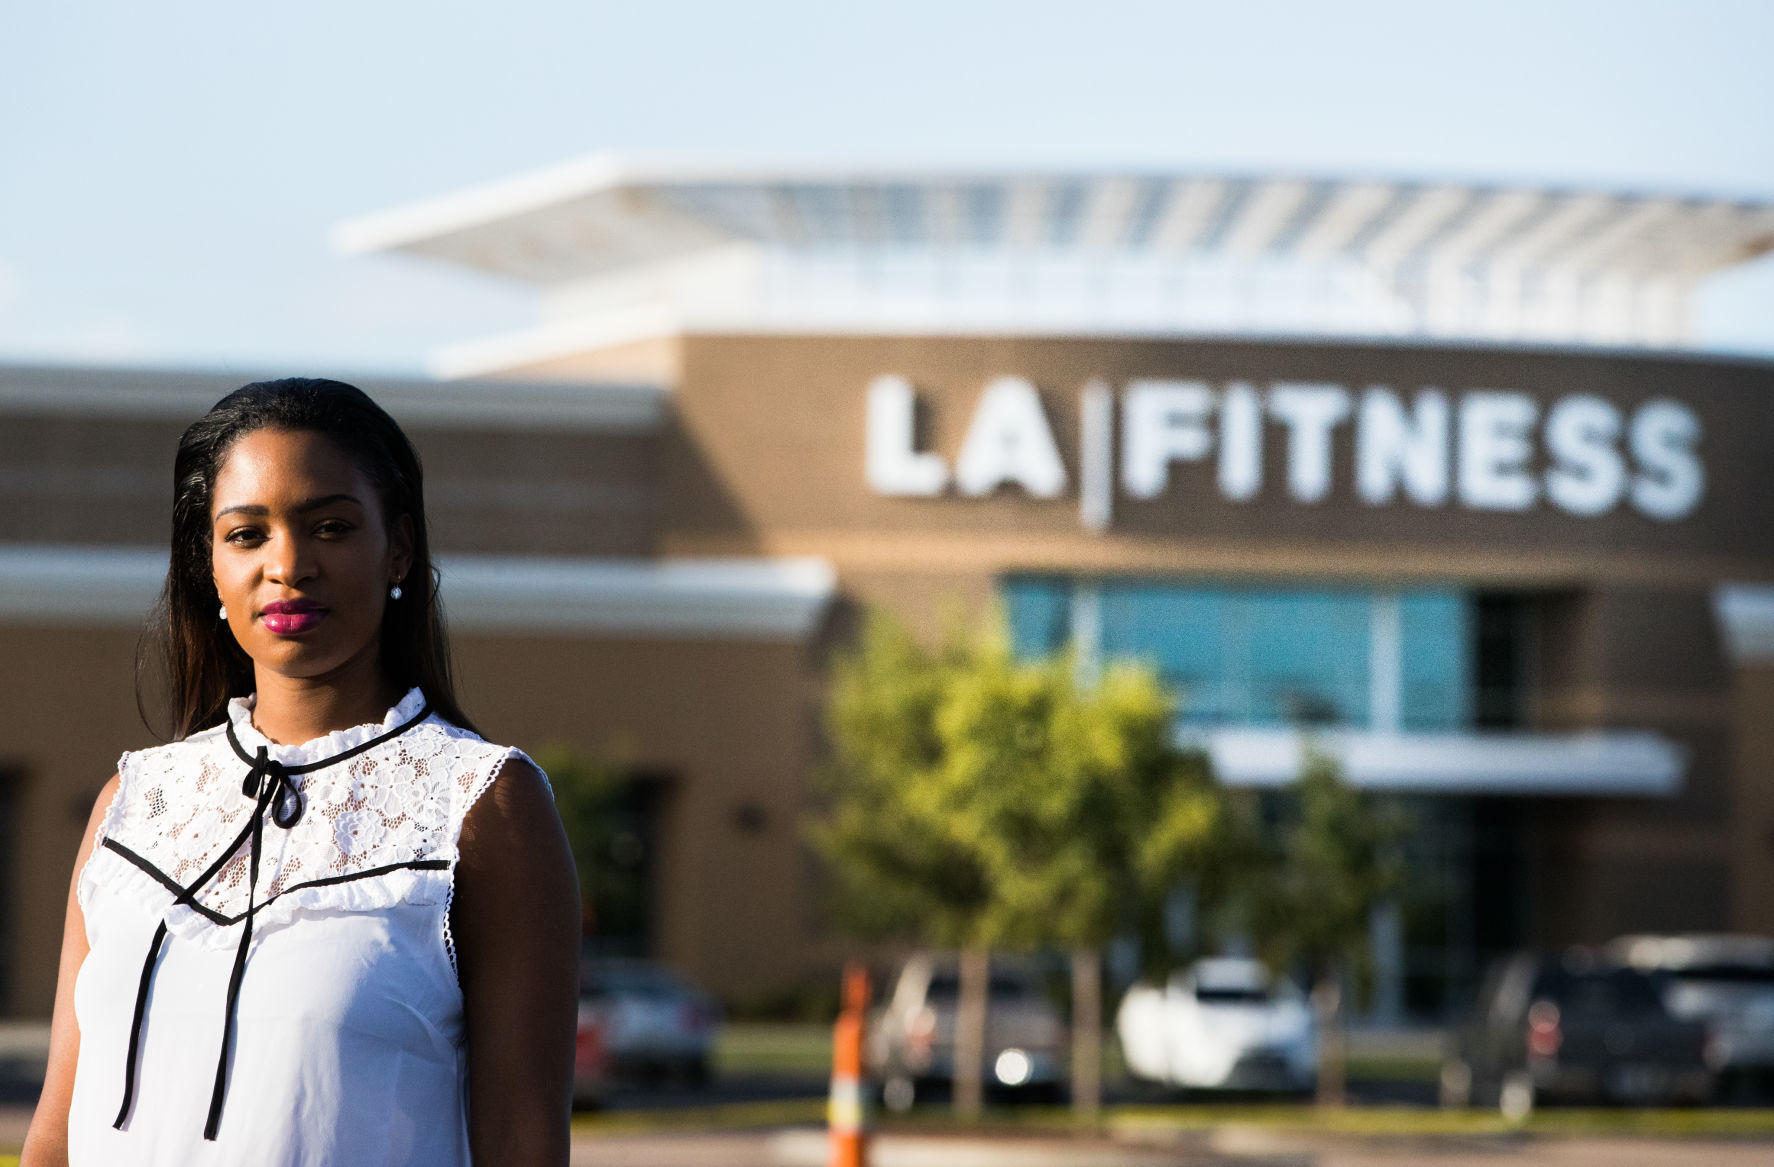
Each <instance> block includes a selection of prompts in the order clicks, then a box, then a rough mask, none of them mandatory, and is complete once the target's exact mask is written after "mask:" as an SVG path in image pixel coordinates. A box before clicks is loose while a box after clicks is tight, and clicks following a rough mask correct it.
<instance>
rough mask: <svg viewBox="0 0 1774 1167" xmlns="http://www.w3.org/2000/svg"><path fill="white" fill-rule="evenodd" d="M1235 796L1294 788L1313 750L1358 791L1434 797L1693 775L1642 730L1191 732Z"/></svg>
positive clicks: (1646, 786)
mask: <svg viewBox="0 0 1774 1167" xmlns="http://www.w3.org/2000/svg"><path fill="white" fill-rule="evenodd" d="M1181 736H1182V738H1183V740H1184V741H1185V742H1186V743H1187V744H1193V745H1199V746H1204V747H1205V748H1206V750H1207V752H1208V755H1209V757H1210V758H1211V759H1212V761H1213V766H1214V771H1215V773H1216V774H1218V775H1219V778H1220V781H1222V782H1224V783H1225V784H1226V785H1228V786H1251V787H1276V786H1285V785H1287V784H1288V783H1290V782H1292V781H1294V780H1295V779H1296V778H1298V777H1299V776H1300V770H1301V767H1302V766H1303V765H1304V763H1305V759H1306V751H1307V749H1308V747H1309V746H1311V747H1315V748H1317V749H1318V750H1319V751H1321V752H1323V753H1325V754H1328V755H1330V756H1331V757H1332V758H1334V759H1336V760H1337V761H1338V762H1339V763H1340V764H1341V765H1342V767H1343V772H1344V775H1345V776H1346V777H1347V778H1348V779H1349V781H1350V782H1351V783H1353V784H1354V785H1356V786H1361V787H1365V788H1368V789H1373V790H1389V791H1398V792H1410V793H1428V794H1540V795H1550V794H1564V795H1611V796H1620V795H1627V796H1633V795H1638V796H1647V795H1649V796H1667V795H1671V794H1674V793H1675V792H1676V791H1677V790H1678V789H1679V788H1680V787H1681V782H1682V777H1683V774H1684V773H1685V771H1686V769H1687V758H1686V757H1685V755H1684V753H1683V751H1682V749H1681V747H1679V746H1677V745H1676V744H1675V743H1674V742H1671V741H1669V740H1668V739H1667V738H1664V737H1662V736H1661V735H1659V734H1656V733H1652V732H1649V731H1643V730H1597V731H1593V732H1585V733H1573V734H1537V733H1495V734H1492V733H1433V734H1409V733H1405V734H1383V733H1352V732H1324V733H1313V734H1310V735H1308V734H1304V733H1301V732H1299V731H1296V730H1291V729H1222V730H1211V731H1207V732H1204V733H1203V732H1187V731H1185V732H1184V733H1183V734H1182V735H1181Z"/></svg>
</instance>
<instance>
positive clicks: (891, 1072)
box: [866, 954, 1068, 1110]
mask: <svg viewBox="0 0 1774 1167" xmlns="http://www.w3.org/2000/svg"><path fill="white" fill-rule="evenodd" d="M960 987H961V985H960V975H959V962H958V961H957V960H956V958H955V957H954V955H953V954H921V955H918V956H914V957H912V958H911V959H910V960H908V961H906V963H905V965H904V966H903V967H902V968H901V969H900V972H899V977H898V979H897V980H896V981H895V982H894V986H893V994H892V996H891V997H889V998H888V1001H887V1005H886V1006H885V1008H883V1009H882V1010H881V1011H880V1012H879V1013H878V1014H877V1016H876V1018H875V1021H874V1024H872V1025H871V1026H870V1027H869V1044H868V1049H867V1051H866V1053H867V1058H868V1062H869V1068H870V1070H871V1071H872V1073H873V1074H874V1075H875V1078H876V1081H878V1082H880V1083H881V1084H882V1088H881V1098H882V1101H883V1103H884V1104H885V1105H886V1106H888V1107H889V1108H890V1109H894V1110H905V1109H908V1108H910V1107H911V1105H912V1104H913V1102H914V1101H916V1100H918V1099H920V1098H923V1097H925V1096H927V1095H928V1094H929V1093H931V1092H932V1091H933V1090H936V1089H947V1088H951V1087H952V1086H953V1084H954V1073H955V1011H956V1006H957V1004H958V1001H959V998H960ZM1067 1049H1068V1035H1067V1032H1066V1027H1065V1024H1064V1022H1062V1021H1061V1019H1060V1015H1059V1011H1058V1010H1057V1009H1055V1008H1054V1006H1053V1003H1052V1002H1051V1001H1050V1000H1049V999H1048V997H1047V993H1046V991H1045V989H1044V988H1043V987H1042V984H1041V979H1040V976H1039V975H1038V973H1037V970H1036V969H1035V968H1034V967H1033V966H1032V965H1028V964H1025V963H1021V962H1018V961H1009V960H1004V959H1002V958H999V959H995V960H994V961H993V962H992V966H991V975H990V986H989V989H988V994H987V1004H986V1035H985V1049H984V1056H983V1059H982V1064H983V1067H984V1073H985V1080H986V1085H987V1088H988V1089H991V1090H994V1091H996V1092H999V1093H1007V1094H1014V1095H1036V1096H1045V1097H1050V1098H1051V1097H1057V1096H1058V1095H1059V1094H1060V1093H1061V1092H1062V1091H1063V1089H1064V1085H1065V1081H1066V1073H1067Z"/></svg>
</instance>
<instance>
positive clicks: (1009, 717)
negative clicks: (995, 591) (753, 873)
mask: <svg viewBox="0 0 1774 1167" xmlns="http://www.w3.org/2000/svg"><path fill="white" fill-rule="evenodd" d="M1173 715H1174V703H1173V702H1172V701H1171V700H1170V698H1169V697H1168V695H1167V694H1166V693H1165V692H1164V690H1163V687H1162V686H1161V685H1160V684H1159V682H1158V679H1157V677H1156V675H1155V674H1154V673H1153V672H1152V671H1151V670H1150V669H1149V668H1147V667H1145V666H1141V665H1135V664H1131V663H1120V664H1115V665H1112V666H1110V667H1109V668H1108V669H1107V670H1106V671H1105V672H1104V673H1103V675H1102V676H1101V678H1100V679H1098V680H1097V681H1096V682H1095V683H1093V684H1080V683H1079V680H1078V677H1077V674H1076V670H1075V669H1074V668H1073V665H1072V662H1071V661H1069V660H1067V659H1064V658H1050V659H1045V660H1037V661H1028V660H1018V659H1017V658H1016V657H1015V656H1014V655H1013V654H1012V652H1011V650H1010V647H1009V644H1008V640H1007V638H1006V637H1005V636H1004V635H1003V632H1002V626H1001V624H1000V625H998V626H995V627H993V628H991V629H990V630H988V631H987V632H986V633H985V634H983V635H978V636H974V637H970V638H969V637H962V636H951V637H950V638H949V639H948V641H947V642H945V644H944V645H943V647H942V648H941V649H939V650H938V651H936V652H925V651H924V650H922V649H920V648H919V647H918V646H917V645H916V643H915V642H914V641H913V640H912V639H911V637H910V636H909V635H907V634H906V633H905V632H904V631H903V629H900V628H899V627H898V626H897V625H895V624H893V623H892V622H891V621H890V620H889V619H887V618H886V617H884V616H881V615H879V614H873V615H871V617H870V619H869V620H868V621H867V622H866V623H865V627H864V631H863V635H862V640H861V644H860V646H859V648H858V650H857V651H856V652H855V653H854V654H853V655H851V656H849V657H847V658H846V659H845V660H843V661H842V662H840V665H839V668H838V673H837V683H836V685H835V686H834V689H833V697H832V703H831V711H830V725H831V729H832V738H833V743H834V754H835V757H834V762H833V766H832V769H831V772H830V782H829V785H828V790H829V793H830V796H831V803H832V805H831V809H830V814H829V816H828V817H827V818H826V819H825V820H824V821H822V822H821V823H819V824H817V825H816V827H815V831H814V837H815V840H816V841H817V842H818V844H819V846H820V848H821V850H822V851H823V852H824V853H825V855H826V857H827V859H828V860H829V861H830V863H831V865H832V868H833V871H834V876H835V879H836V884H837V892H838V896H837V899H838V903H839V905H840V909H841V912H842V913H843V915H844V918H845V919H846V921H847V922H848V923H849V924H850V925H851V926H852V927H855V928H858V929H861V930H871V931H893V930H901V931H911V932H913V933H915V934H917V935H919V936H920V938H922V939H923V940H924V941H925V942H927V943H931V944H941V945H945V946H948V945H954V946H958V947H960V948H961V949H962V952H963V959H962V965H961V972H962V977H961V980H962V984H961V1002H960V1009H959V1010H958V1033H957V1039H956V1040H957V1046H956V1097H957V1105H958V1107H959V1108H960V1109H962V1110H963V1112H969V1111H972V1110H975V1109H977V1104H978V1098H977V1091H978V1086H979V1082H978V1072H977V1071H978V1068H979V1063H978V1056H979V1052H980V1046H981V1044H982V1043H983V1033H984V1021H983V1016H984V1000H985V997H984V980H985V968H986V963H985V958H984V953H985V952H987V951H988V950H989V949H990V948H992V947H1005V948H1013V949H1029V948H1036V947H1047V946H1053V947H1060V948H1065V949H1069V950H1071V951H1072V952H1073V954H1074V976H1073V986H1074V1009H1073V1015H1074V1020H1075V1033H1076V1035H1077V1036H1076V1038H1075V1040H1074V1054H1075V1059H1076V1066H1077V1069H1076V1071H1075V1074H1074V1088H1075V1098H1076V1101H1077V1103H1078V1105H1079V1109H1080V1111H1081V1112H1082V1113H1083V1114H1084V1115H1086V1116H1089V1117H1094V1115H1095V1113H1096V1109H1097V1107H1098V1104H1099V1100H1100V1081H1099V1076H1098V1066H1099V1064H1100V1041H1101V1018H1100V987H1099V985H1100V972H1099V971H1098V970H1099V969H1100V952H1101V948H1102V946H1103V945H1104V944H1105V943H1106V942H1107V941H1108V940H1110V939H1112V938H1113V937H1115V936H1117V935H1120V934H1123V933H1126V932H1128V931H1130V930H1135V929H1138V928H1140V926H1141V925H1142V923H1143V922H1149V921H1150V920H1152V919H1154V918H1156V917H1157V916H1158V915H1160V914H1161V912H1162V903H1163V900H1164V898H1165V897H1166V896H1167V895H1168V894H1169V892H1170V890H1171V889H1172V888H1173V887H1174V886H1176V885H1177V883H1178V882H1179V881H1181V880H1183V879H1186V878H1189V877H1191V876H1194V877H1197V878H1198V880H1199V879H1200V878H1201V877H1205V876H1207V875H1208V874H1209V873H1211V872H1212V871H1213V870H1214V869H1215V868H1216V867H1217V866H1219V865H1221V864H1222V862H1223V860H1224V859H1225V857H1226V856H1227V854H1228V853H1229V852H1228V841H1229V840H1232V839H1234V838H1236V837H1237V831H1236V830H1235V829H1234V824H1233V823H1232V820H1231V816H1230V815H1229V814H1228V813H1227V809H1226V806H1225V802H1224V799H1223V798H1222V797H1221V794H1220V790H1219V788H1218V786H1217V785H1215V784H1214V782H1213V780H1212V778H1211V775H1210V774H1209V772H1208V769H1207V766H1206V763H1205V759H1204V758H1203V757H1202V756H1201V755H1200V754H1198V753H1189V752H1183V751H1179V750H1178V749H1177V748H1176V747H1175V746H1174V745H1173V743H1172V723H1173ZM1210 882H1211V881H1210Z"/></svg>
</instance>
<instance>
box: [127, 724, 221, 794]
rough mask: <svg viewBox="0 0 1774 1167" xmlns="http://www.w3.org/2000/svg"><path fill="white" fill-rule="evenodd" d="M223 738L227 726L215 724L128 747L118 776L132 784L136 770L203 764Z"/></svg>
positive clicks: (167, 769) (166, 768)
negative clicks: (167, 740)
mask: <svg viewBox="0 0 1774 1167" xmlns="http://www.w3.org/2000/svg"><path fill="white" fill-rule="evenodd" d="M222 738H223V727H222V726H220V725H214V726H210V727H209V728H207V729H200V730H198V731H197V732H196V733H193V734H190V735H188V736H186V737H182V738H178V739H175V740H173V741H170V742H159V743H157V744H155V745H149V746H143V747H141V748H140V749H134V750H125V751H124V752H123V756H122V757H121V758H119V759H118V761H117V773H118V776H119V778H121V779H122V781H123V782H124V783H125V784H128V782H129V777H130V775H131V774H132V773H149V772H160V773H165V772H169V771H173V770H177V769H180V768H182V767H186V766H201V765H202V763H203V760H204V759H205V758H206V757H208V756H209V755H210V754H212V753H213V752H214V751H215V749H216V747H217V746H218V745H219V744H221V743H222Z"/></svg>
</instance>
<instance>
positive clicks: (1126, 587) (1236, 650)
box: [1004, 576, 1472, 733]
mask: <svg viewBox="0 0 1774 1167" xmlns="http://www.w3.org/2000/svg"><path fill="white" fill-rule="evenodd" d="M1093 586H1094V587H1095V588H1096V590H1097V591H1098V592H1099V594H1100V605H1099V607H1098V609H1097V610H1098V611H1099V612H1100V620H1101V624H1100V627H1099V629H1098V635H1097V642H1098V644H1099V645H1100V646H1101V651H1102V654H1103V656H1104V657H1105V658H1115V657H1123V658H1125V657H1131V658H1134V659H1138V660H1144V661H1147V662H1149V663H1150V664H1151V665H1152V666H1153V667H1154V668H1156V669H1157V670H1158V673H1159V675H1160V677H1162V678H1163V680H1164V682H1165V684H1166V685H1168V686H1169V687H1170V688H1172V689H1173V690H1175V692H1176V693H1177V695H1178V697H1179V700H1180V702H1181V710H1180V716H1181V718H1182V720H1183V722H1184V723H1185V724H1190V725H1198V726H1211V725H1262V726H1279V725H1298V724H1308V725H1342V726H1362V727H1365V726H1368V725H1371V724H1372V720H1373V716H1374V708H1375V700H1376V694H1375V693H1374V685H1375V684H1376V677H1375V676H1374V675H1373V659H1372V655H1373V651H1374V646H1375V643H1376V641H1375V624H1376V621H1377V620H1379V619H1381V616H1382V614H1381V612H1380V611H1379V605H1378V601H1379V599H1380V598H1381V595H1380V593H1376V592H1370V591H1365V590H1358V589H1348V588H1258V587H1237V586H1230V585H1223V584H1186V585H1184V584H1171V583H1164V582H1160V581H1154V580H1105V581H1101V582H1100V583H1096V584H1094V585H1093ZM1077 590H1078V589H1077V587H1076V585H1075V584H1074V582H1073V581H1070V580H1066V579H1060V578H1055V577H1034V576H1029V577H1015V578H1012V579H1010V580H1008V581H1006V583H1005V586H1004V595H1005V606H1006V609H1007V611H1008V614H1009V618H1010V623H1011V634H1012V641H1013V643H1014V644H1015V646H1016V650H1017V652H1019V653H1022V654H1025V655H1030V656H1039V655H1045V654H1047V653H1052V652H1057V651H1060V650H1062V649H1064V647H1065V646H1066V644H1067V642H1068V641H1069V640H1070V639H1071V634H1072V628H1073V602H1074V594H1075V592H1076V591H1077ZM1397 600H1398V603H1397V608H1396V612H1397V617H1396V623H1395V624H1390V625H1388V627H1391V628H1395V629H1396V632H1395V633H1394V634H1390V635H1386V636H1382V637H1381V639H1380V641H1379V643H1381V644H1382V645H1384V644H1390V643H1396V644H1397V646H1398V649H1397V650H1398V652H1399V653H1400V655H1401V657H1402V659H1401V660H1399V661H1398V662H1397V667H1396V668H1393V669H1389V670H1382V673H1383V677H1384V678H1390V679H1391V680H1393V681H1396V683H1397V684H1398V685H1399V686H1400V689H1401V692H1399V693H1398V694H1397V695H1396V705H1395V706H1393V707H1395V708H1397V709H1399V712H1400V717H1401V721H1402V728H1403V729H1405V730H1407V731H1412V732H1418V733H1421V732H1432V731H1438V730H1439V731H1446V730H1455V729H1461V728H1465V727H1467V726H1469V725H1470V724H1471V718H1472V714H1471V705H1472V679H1471V672H1472V664H1471V659H1470V658H1471V652H1472V650H1471V640H1472V637H1471V599H1470V597H1469V596H1467V595H1466V594H1464V593H1461V592H1457V591H1452V590H1415V591H1408V592H1403V593H1399V594H1397ZM1387 610H1388V612H1389V611H1391V609H1390V608H1388V609H1387ZM1388 618H1390V617H1388ZM1379 683H1382V684H1384V683H1387V682H1386V680H1384V679H1381V680H1380V681H1379Z"/></svg>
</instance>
